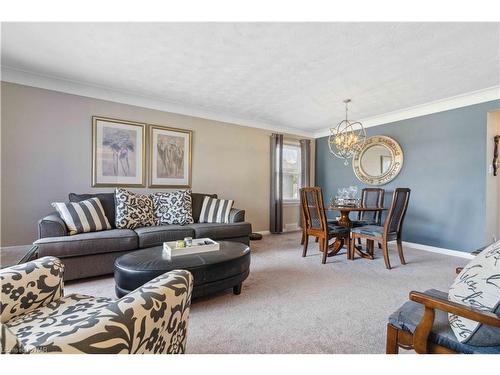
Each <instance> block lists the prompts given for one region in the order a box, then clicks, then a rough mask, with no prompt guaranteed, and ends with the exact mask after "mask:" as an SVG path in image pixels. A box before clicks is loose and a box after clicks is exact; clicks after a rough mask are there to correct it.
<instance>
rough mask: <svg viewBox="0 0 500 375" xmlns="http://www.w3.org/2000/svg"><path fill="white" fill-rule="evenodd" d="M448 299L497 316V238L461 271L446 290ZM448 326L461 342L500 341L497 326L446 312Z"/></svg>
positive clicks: (483, 343)
mask: <svg viewBox="0 0 500 375" xmlns="http://www.w3.org/2000/svg"><path fill="white" fill-rule="evenodd" d="M448 299H449V300H450V301H453V302H456V303H460V304H462V305H465V306H468V307H472V308H474V309H477V310H480V311H485V312H490V313H494V314H496V315H498V316H500V241H497V242H495V243H494V244H492V245H490V246H488V247H487V248H486V249H484V250H483V251H481V253H480V254H479V255H477V256H476V257H475V258H474V259H472V260H471V261H470V262H469V264H467V265H466V266H465V267H464V268H463V270H462V272H460V273H459V274H458V275H457V277H456V279H455V281H454V282H453V284H452V285H451V287H450V291H449V293H448ZM449 321H450V324H451V329H452V330H453V332H454V333H455V336H456V337H457V340H458V341H460V342H461V343H464V344H465V343H466V344H469V345H477V346H494V345H500V328H495V327H492V326H488V325H485V324H482V323H479V322H477V321H474V320H470V319H466V318H464V317H461V316H458V315H455V314H449Z"/></svg>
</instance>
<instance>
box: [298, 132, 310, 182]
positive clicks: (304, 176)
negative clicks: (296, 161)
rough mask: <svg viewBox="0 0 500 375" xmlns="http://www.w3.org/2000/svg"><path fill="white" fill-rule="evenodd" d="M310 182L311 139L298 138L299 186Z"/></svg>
mask: <svg viewBox="0 0 500 375" xmlns="http://www.w3.org/2000/svg"><path fill="white" fill-rule="evenodd" d="M310 182H311V140H310V139H301V140H300V187H301V188H303V187H308V186H310Z"/></svg>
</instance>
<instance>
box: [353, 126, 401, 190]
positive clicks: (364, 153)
mask: <svg viewBox="0 0 500 375" xmlns="http://www.w3.org/2000/svg"><path fill="white" fill-rule="evenodd" d="M402 167H403V150H402V149H401V146H400V145H399V143H398V142H396V141H395V140H394V139H392V138H390V137H386V136H383V135H377V136H373V137H369V138H367V139H366V141H365V143H364V145H363V147H362V148H361V150H359V151H358V152H357V153H356V155H354V157H353V160H352V169H353V170H354V174H355V175H356V177H357V178H358V180H360V181H361V182H363V183H365V184H367V185H384V184H387V183H388V182H390V181H392V180H394V179H395V178H396V176H397V175H398V174H399V172H401V168H402Z"/></svg>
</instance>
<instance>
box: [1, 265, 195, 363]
mask: <svg viewBox="0 0 500 375" xmlns="http://www.w3.org/2000/svg"><path fill="white" fill-rule="evenodd" d="M63 272H64V265H63V264H62V263H61V261H60V260H59V259H57V258H54V257H44V258H40V259H37V260H35V261H32V262H28V263H25V264H21V265H18V266H14V267H9V268H5V269H2V270H0V282H1V288H2V291H1V302H0V312H1V325H0V326H1V327H0V349H1V352H2V353H96V354H97V353H184V351H185V349H186V331H187V323H188V316H189V309H190V305H191V291H192V287H193V279H192V276H191V274H190V273H189V272H187V271H183V270H176V271H172V272H168V273H166V274H164V275H161V276H159V277H157V278H156V279H154V280H151V281H150V282H148V283H146V284H145V285H143V286H142V287H141V288H138V289H136V290H135V291H133V292H131V293H129V294H127V295H126V296H124V297H122V298H120V299H118V300H112V299H109V298H99V297H90V296H84V295H78V294H72V295H69V296H63V287H64V284H63Z"/></svg>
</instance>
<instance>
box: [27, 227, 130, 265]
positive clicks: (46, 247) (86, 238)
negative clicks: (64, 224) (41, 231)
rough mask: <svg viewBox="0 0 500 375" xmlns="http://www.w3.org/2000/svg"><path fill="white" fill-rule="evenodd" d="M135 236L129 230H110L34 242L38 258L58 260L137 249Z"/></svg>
mask: <svg viewBox="0 0 500 375" xmlns="http://www.w3.org/2000/svg"><path fill="white" fill-rule="evenodd" d="M137 243H138V242H137V234H136V233H135V232H134V231H133V230H131V229H111V230H105V231H101V232H90V233H79V234H75V235H74V236H64V237H47V238H41V239H39V240H37V241H35V243H34V244H35V245H37V246H38V256H40V257H43V256H46V255H52V256H56V257H59V258H64V257H74V256H80V255H90V254H99V253H111V252H114V251H124V250H134V249H137Z"/></svg>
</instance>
